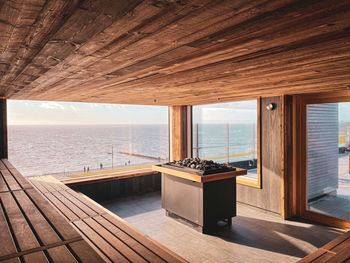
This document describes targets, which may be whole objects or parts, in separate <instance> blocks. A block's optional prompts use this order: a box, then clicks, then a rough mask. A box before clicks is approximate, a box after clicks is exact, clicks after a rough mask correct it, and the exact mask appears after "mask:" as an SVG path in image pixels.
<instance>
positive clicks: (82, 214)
mask: <svg viewBox="0 0 350 263" xmlns="http://www.w3.org/2000/svg"><path fill="white" fill-rule="evenodd" d="M52 194H53V195H54V196H55V197H56V198H57V199H58V200H60V201H61V202H62V203H63V204H64V205H65V206H66V207H68V208H69V209H70V210H71V211H72V212H73V213H74V214H76V215H77V216H78V217H79V218H86V217H88V214H86V213H85V212H84V211H83V210H81V209H80V208H79V207H78V206H76V205H75V204H74V203H72V202H71V201H70V200H68V199H67V198H66V197H65V196H64V195H63V194H62V193H60V192H53V193H52Z"/></svg>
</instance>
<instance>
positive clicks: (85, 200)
mask: <svg viewBox="0 0 350 263" xmlns="http://www.w3.org/2000/svg"><path fill="white" fill-rule="evenodd" d="M67 188H68V187H67ZM67 192H68V193H70V194H71V195H73V196H74V197H75V198H77V199H79V200H80V201H81V202H82V203H84V204H85V205H87V206H89V207H90V208H91V209H93V210H94V211H95V212H96V213H97V214H99V215H102V214H105V213H106V211H105V210H104V209H102V208H101V207H100V206H97V205H95V204H94V203H92V202H91V200H90V199H88V198H86V195H84V194H82V193H78V192H75V191H73V190H72V189H70V188H68V190H67Z"/></svg>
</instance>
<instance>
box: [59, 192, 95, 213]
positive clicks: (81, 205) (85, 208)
mask: <svg viewBox="0 0 350 263" xmlns="http://www.w3.org/2000/svg"><path fill="white" fill-rule="evenodd" d="M67 188H68V187H67ZM60 193H61V194H62V195H64V197H65V198H67V199H68V200H69V201H71V202H72V203H73V204H75V205H76V206H77V207H79V208H80V209H81V210H83V211H84V213H86V214H87V215H89V216H91V217H93V216H96V215H98V213H97V212H96V211H94V210H93V209H92V208H91V207H89V206H87V205H86V204H85V203H83V202H81V201H80V200H79V199H78V198H76V197H75V196H73V195H72V194H71V192H70V191H64V192H60ZM90 206H91V204H90Z"/></svg>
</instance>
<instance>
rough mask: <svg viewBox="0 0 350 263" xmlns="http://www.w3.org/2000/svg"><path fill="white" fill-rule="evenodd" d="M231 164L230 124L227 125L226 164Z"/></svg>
mask: <svg viewBox="0 0 350 263" xmlns="http://www.w3.org/2000/svg"><path fill="white" fill-rule="evenodd" d="M229 162H230V124H228V123H227V124H226V163H227V164H229Z"/></svg>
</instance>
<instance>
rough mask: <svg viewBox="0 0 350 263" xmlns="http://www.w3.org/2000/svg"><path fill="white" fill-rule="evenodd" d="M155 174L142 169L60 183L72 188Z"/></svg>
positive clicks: (149, 170) (150, 170)
mask: <svg viewBox="0 0 350 263" xmlns="http://www.w3.org/2000/svg"><path fill="white" fill-rule="evenodd" d="M157 173H158V172H157V171H153V170H152V169H142V170H136V171H130V172H123V173H114V174H109V175H96V176H90V177H86V178H76V179H69V180H64V181H62V183H63V184H65V185H67V186H74V185H83V184H91V183H101V182H107V181H114V180H121V179H126V178H132V177H139V176H144V175H150V174H157Z"/></svg>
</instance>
